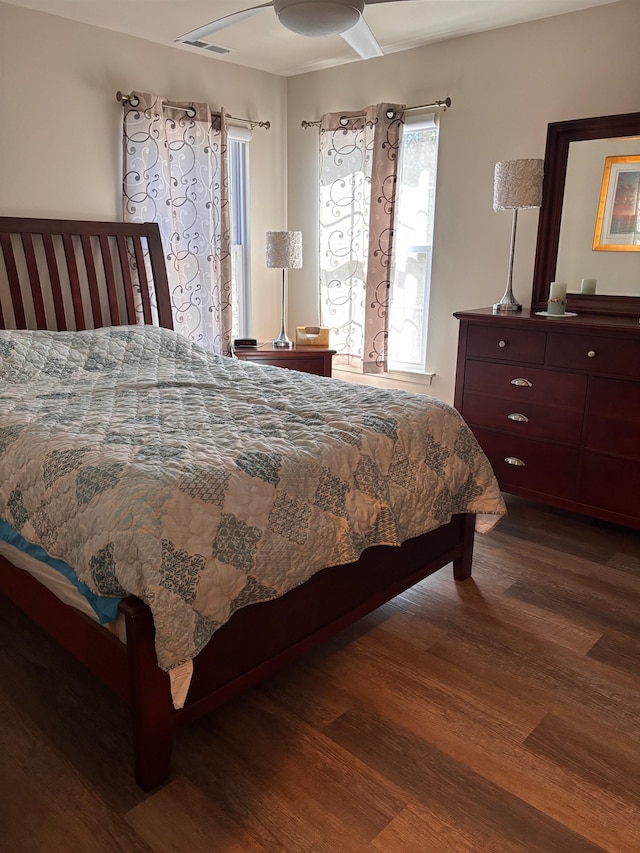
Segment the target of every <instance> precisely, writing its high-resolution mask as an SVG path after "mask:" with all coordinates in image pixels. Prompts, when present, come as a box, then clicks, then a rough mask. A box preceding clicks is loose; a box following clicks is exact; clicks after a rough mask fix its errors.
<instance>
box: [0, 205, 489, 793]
mask: <svg viewBox="0 0 640 853" xmlns="http://www.w3.org/2000/svg"><path fill="white" fill-rule="evenodd" d="M0 248H1V250H2V261H1V263H0V297H1V298H0V329H2V331H1V332H0V372H1V376H0V391H1V393H2V397H3V412H2V415H0V472H2V476H1V477H0V492H1V495H0V507H1V512H0V523H1V524H2V526H3V529H4V530H5V533H3V540H2V544H3V548H2V550H1V551H0V553H1V554H2V555H3V556H0V592H1V593H2V594H4V595H5V596H6V597H8V598H9V599H10V600H11V601H12V602H13V603H14V604H15V605H16V606H18V607H19V608H20V609H21V610H23V611H24V612H25V613H26V614H27V615H29V616H30V617H31V618H32V619H33V620H34V621H35V622H36V623H37V624H38V625H40V626H41V627H42V628H44V629H45V630H46V631H47V632H48V633H49V634H51V635H52V636H53V637H54V638H55V639H56V640H57V641H58V642H59V643H61V644H62V645H63V646H64V647H65V648H66V649H67V650H68V651H70V652H71V653H72V654H73V655H74V656H75V657H76V658H78V660H80V661H81V662H82V663H83V664H84V665H85V666H86V667H87V668H88V669H89V670H91V671H92V672H93V673H94V674H95V675H96V676H98V677H99V678H100V679H101V680H102V681H103V682H104V683H105V684H107V685H108V686H109V687H110V688H111V689H113V690H114V691H115V692H116V693H117V694H118V695H119V696H121V697H122V698H124V699H125V700H126V701H127V702H128V703H129V705H130V708H131V716H132V725H133V745H134V764H135V778H136V781H137V782H138V784H139V785H140V786H141V787H142V788H143V789H144V790H150V789H152V788H154V787H156V786H157V785H159V784H161V783H162V782H163V781H164V780H165V779H166V778H167V776H168V775H169V773H170V760H171V744H172V735H173V732H174V731H175V730H176V729H177V728H178V727H179V726H182V725H185V724H187V723H189V722H190V721H193V720H195V719H197V718H199V717H200V716H202V715H203V714H206V713H209V712H210V711H212V710H213V709H215V708H216V707H217V706H219V705H220V704H221V703H223V702H225V701H227V700H228V699H229V698H231V697H232V696H234V695H236V694H238V693H239V692H240V691H242V690H244V689H246V688H247V687H249V686H250V685H252V684H254V683H256V682H257V681H258V680H260V679H262V678H264V677H265V676H266V675H268V674H270V673H272V672H274V671H276V670H277V669H278V668H280V667H282V666H284V665H285V664H287V663H289V662H291V661H293V660H294V659H296V658H298V657H299V656H301V655H303V654H304V653H305V652H307V651H308V650H309V649H311V648H312V647H313V646H315V645H316V644H318V643H319V642H321V641H322V640H323V639H325V638H327V637H329V636H331V635H333V634H334V633H336V632H337V631H339V630H341V629H342V628H344V627H346V626H347V625H349V624H351V623H352V622H354V621H355V620H357V619H359V618H360V617H362V616H364V615H365V614H366V613H368V612H370V611H371V610H373V609H374V608H376V607H378V606H380V605H381V604H383V603H384V602H386V601H388V600H389V599H391V598H393V597H394V596H396V595H397V594H399V593H400V592H402V591H403V590H405V589H407V588H408V587H410V586H412V585H413V584H415V583H417V582H418V581H420V580H421V579H423V578H425V577H427V576H428V575H430V574H431V573H433V572H435V571H437V570H438V569H440V568H442V567H444V566H446V565H448V564H450V563H452V564H453V575H454V578H455V579H456V580H464V579H466V578H468V577H470V575H471V564H472V556H473V539H474V534H475V530H476V529H480V530H489V529H490V528H491V527H492V526H493V524H494V523H495V522H496V520H497V519H498V518H499V517H500V515H501V514H502V513H503V512H504V504H503V503H502V499H501V497H500V493H499V489H498V485H497V482H496V481H495V478H494V477H493V473H492V471H491V469H490V466H489V464H488V462H487V460H486V458H485V457H484V454H482V452H481V451H480V449H479V447H478V446H477V443H476V442H475V439H473V437H472V436H471V433H470V431H469V430H468V428H467V427H466V425H465V424H464V423H463V422H462V421H461V419H460V418H459V415H457V413H456V412H455V411H454V410H453V409H451V408H450V407H448V406H446V405H445V404H443V403H440V402H438V401H434V400H430V399H429V398H419V397H418V396H417V395H408V394H405V395H403V394H402V393H400V392H393V391H389V392H381V391H376V390H375V389H370V388H369V389H367V388H366V386H351V385H349V386H348V385H347V384H346V383H344V382H340V381H339V380H332V379H324V378H321V377H311V376H308V375H306V374H296V372H294V371H287V370H283V369H280V368H276V367H261V366H257V365H253V364H250V363H246V362H241V361H237V360H235V359H229V358H224V357H220V356H214V355H212V354H208V353H204V352H203V351H202V350H200V349H199V348H198V347H197V346H194V345H193V344H191V343H189V342H188V341H186V339H184V338H182V337H181V336H180V335H177V334H176V333H175V332H174V331H173V320H172V311H171V304H170V295H169V290H168V284H167V275H166V267H165V259H164V256H163V252H162V246H161V242H160V236H159V232H158V228H157V226H156V225H155V224H145V225H131V224H124V223H104V222H87V221H83V222H80V221H68V220H46V219H25V218H10V217H4V218H2V217H0ZM43 383H46V384H43ZM49 383H51V384H49ZM174 398H176V399H177V398H179V400H178V402H179V405H180V406H182V407H184V406H185V400H187V401H188V403H189V405H188V407H187V408H183V409H181V410H180V411H179V412H178V414H176V411H174V410H173V409H171V410H166V411H169V416H165V409H164V408H163V407H164V406H166V405H168V404H169V403H171V400H172V399H174ZM141 400H143V401H146V405H147V408H145V407H144V406H143V405H142V402H141ZM174 402H175V401H174ZM171 405H173V403H171ZM149 407H150V408H149ZM426 408H428V409H429V418H430V419H431V420H433V423H434V424H435V425H436V427H435V432H434V434H433V435H432V434H431V432H429V433H427V432H426V430H425V429H424V428H423V420H422V419H423V418H424V417H426V412H423V410H424V409H426ZM131 413H133V414H131ZM405 421H406V424H405ZM141 424H142V425H143V427H141ZM176 424H178V426H176ZM180 424H182V425H181V426H180ZM452 424H455V434H454V435H452V437H451V438H450V439H449V438H447V437H446V436H447V435H448V433H449V432H451V430H452V429H453V426H451V425H452ZM79 425H81V426H79ZM127 425H129V426H127ZM129 430H130V431H129ZM136 430H137V432H136ZM411 433H413V434H416V435H417V439H415V438H414V439H413V440H417V441H418V444H419V446H420V448H421V449H420V454H418V455H415V459H414V457H413V456H412V453H413V450H409V449H408V448H409V447H410V445H409V444H408V443H407V442H409V438H408V437H406V436H409V434H411ZM405 434H406V436H405ZM135 435H138V438H135ZM132 436H133V437H132ZM434 436H435V437H434ZM296 442H297V443H296ZM447 442H449V444H447ZM290 445H291V447H292V448H293V450H292V451H291V452H293V453H294V456H293V457H290V456H287V455H286V454H287V453H289V452H290V451H289V449H288V448H289V446H290ZM445 445H446V447H445ZM425 448H426V450H425ZM400 451H402V453H401V452H400ZM340 454H341V455H340ZM418 457H419V458H418ZM214 460H215V464H214ZM416 460H417V461H416ZM410 461H411V464H409V462H410ZM414 463H415V464H414ZM153 466H156V467H153ZM224 466H226V467H224ZM348 466H352V467H351V468H350V467H348ZM416 466H417V467H416ZM418 468H419V469H420V471H422V469H423V468H424V469H425V471H424V473H420V474H419V475H418V474H417V473H416V471H417V470H418ZM449 468H451V469H452V472H453V473H452V474H451V475H450V474H449V473H447V474H446V477H447V478H449V477H450V479H445V469H447V470H448V469H449ZM383 469H384V471H385V472H387V473H390V472H395V473H394V474H393V476H391V475H390V480H389V481H387V480H386V479H384V480H383V478H382V477H381V471H382V470H383ZM229 470H231V473H229ZM149 472H151V473H149ZM141 477H142V480H141ZM150 477H151V479H149V478H150ZM385 477H386V474H385ZM456 478H457V479H456ZM221 484H222V485H221ZM429 484H433V488H432V486H431V485H429ZM205 486H206V488H205ZM427 486H428V489H429V491H425V489H427ZM436 486H437V490H438V491H437V498H436V497H435V495H436ZM432 492H433V497H432ZM205 493H206V494H205ZM410 493H414V494H413V497H411V495H410ZM132 507H133V509H132ZM210 513H215V515H211V514H210ZM43 518H44V519H45V521H46V523H45V522H43ZM6 531H9V532H8V533H6ZM301 531H302V532H301ZM238 542H240V545H238ZM207 543H208V544H207ZM230 543H231V544H230ZM247 543H248V544H247ZM114 555H115V556H114ZM203 555H204V556H203ZM29 561H30V562H29ZM58 562H61V563H62V565H63V566H64V567H66V569H69V571H70V573H71V581H72V582H71V581H70V583H69V584H67V580H66V579H64V580H63V581H62V583H64V584H66V585H67V587H69V586H72V587H73V588H72V589H71V590H70V594H69V596H66V595H61V594H60V593H59V592H57V590H56V584H54V583H49V582H47V581H46V578H45V575H44V574H43V575H41V574H39V573H38V571H37V570H35V569H34V570H33V571H32V570H31V565H32V564H33V566H38V565H41V566H42V567H43V569H46V571H49V570H50V569H51V567H52V566H53V572H52V573H53V575H55V576H56V577H59V573H58V569H59V566H57V563H58ZM271 564H273V565H271ZM263 566H266V567H267V568H268V569H269V571H270V572H272V574H270V575H268V579H267V576H266V575H263V574H260V572H259V571H258V568H260V571H262V567H263ZM211 572H213V574H211ZM50 573H51V572H50ZM82 588H84V590H85V592H87V595H88V596H89V597H91V596H92V595H95V596H97V598H98V600H99V601H102V602H105V603H106V604H105V606H106V607H107V609H109V608H111V609H112V610H114V613H113V617H114V616H115V615H116V612H117V614H119V615H118V619H117V620H116V619H115V618H113V617H107V616H105V617H104V620H107V619H109V620H112V625H111V627H113V625H119V628H117V629H115V630H113V629H112V630H109V626H106V627H105V625H103V624H100V619H99V618H96V613H95V612H92V611H91V609H87V607H84V608H83V607H81V606H79V605H78V604H77V603H74V598H73V596H76V598H77V597H78V596H79V593H78V590H79V589H80V590H81V589H82ZM220 590H222V592H221V591H220ZM134 593H137V594H134ZM214 593H215V595H214ZM80 598H81V596H80ZM92 607H94V605H93V604H92ZM94 610H95V608H94ZM104 620H103V621H104Z"/></svg>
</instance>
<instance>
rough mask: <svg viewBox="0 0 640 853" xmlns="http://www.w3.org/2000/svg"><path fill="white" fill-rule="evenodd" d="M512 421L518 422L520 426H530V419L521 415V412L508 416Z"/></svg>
mask: <svg viewBox="0 0 640 853" xmlns="http://www.w3.org/2000/svg"><path fill="white" fill-rule="evenodd" d="M507 417H508V418H509V420H510V421H517V422H518V423H519V424H528V423H529V418H528V417H527V416H526V415H521V414H520V412H512V413H511V414H510V415H507Z"/></svg>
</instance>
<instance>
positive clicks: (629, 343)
mask: <svg viewBox="0 0 640 853" xmlns="http://www.w3.org/2000/svg"><path fill="white" fill-rule="evenodd" d="M454 316H455V317H457V318H458V320H459V321H460V337H459V346H458V362H457V372H456V390H455V401H454V404H455V406H456V408H457V409H458V411H460V413H461V414H462V416H463V418H464V419H465V421H466V422H467V423H468V424H469V426H470V427H471V429H472V430H473V432H474V434H475V436H476V438H477V439H478V441H479V443H480V445H481V447H482V448H483V450H484V451H485V453H486V454H487V456H488V457H489V460H490V461H491V464H492V465H493V469H494V471H495V473H496V476H497V478H498V481H499V483H500V487H501V488H502V490H503V491H505V492H508V493H510V494H514V495H520V496H522V497H525V498H530V499H533V500H537V501H541V502H543V503H547V504H550V505H553V506H557V507H562V508H564V509H568V510H572V511H575V512H581V513H585V514H587V515H591V516H594V517H596V518H600V519H604V520H606V521H613V522H616V523H618V524H624V525H628V526H630V527H635V528H639V529H640V325H639V324H638V318H636V317H610V316H605V315H587V314H585V315H580V316H577V317H561V318H560V317H559V318H546V317H539V316H536V315H535V314H533V313H530V312H529V311H526V310H524V311H522V312H518V313H517V314H513V315H502V314H494V313H493V310H492V309H491V308H484V309H477V310H473V311H461V312H457V313H456V314H455V315H454Z"/></svg>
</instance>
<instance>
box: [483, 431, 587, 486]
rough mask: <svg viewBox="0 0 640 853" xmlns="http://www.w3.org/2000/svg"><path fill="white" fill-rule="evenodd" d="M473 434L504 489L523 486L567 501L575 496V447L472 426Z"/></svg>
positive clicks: (576, 467) (576, 459) (576, 451)
mask: <svg viewBox="0 0 640 853" xmlns="http://www.w3.org/2000/svg"><path fill="white" fill-rule="evenodd" d="M473 433H474V435H475V436H476V438H477V439H478V442H479V443H480V446H481V447H482V449H483V450H484V452H485V453H486V455H487V457H488V458H489V461H490V462H491V465H492V467H493V470H494V471H495V474H496V477H497V478H498V482H499V483H500V488H501V489H504V491H506V492H508V491H510V490H511V489H517V490H519V489H525V490H528V491H531V492H539V493H540V494H542V495H544V494H547V495H557V496H558V497H560V498H566V499H569V500H571V499H573V498H575V492H576V480H577V473H578V456H579V454H578V449H577V448H574V447H566V446H564V447H563V446H562V445H556V444H550V443H548V442H545V441H535V440H534V439H528V438H518V437H514V436H512V435H507V434H506V433H501V432H492V431H490V430H484V429H476V428H474V429H473ZM516 493H517V492H516Z"/></svg>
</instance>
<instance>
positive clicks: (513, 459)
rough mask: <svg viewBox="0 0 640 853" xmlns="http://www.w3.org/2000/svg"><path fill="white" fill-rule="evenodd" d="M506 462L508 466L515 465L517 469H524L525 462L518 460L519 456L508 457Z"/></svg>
mask: <svg viewBox="0 0 640 853" xmlns="http://www.w3.org/2000/svg"><path fill="white" fill-rule="evenodd" d="M504 461H505V462H506V463H507V465H515V466H516V467H517V468H524V462H523V461H522V459H518V457H517V456H507V458H506V459H505V460H504Z"/></svg>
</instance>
